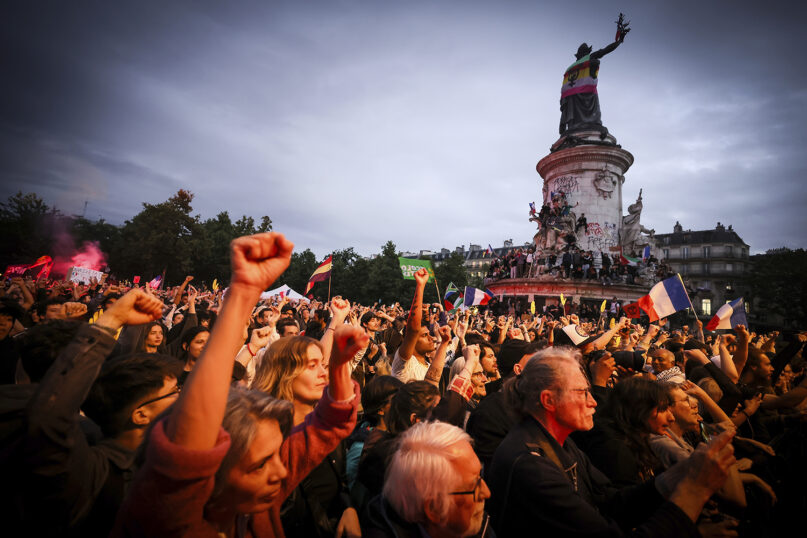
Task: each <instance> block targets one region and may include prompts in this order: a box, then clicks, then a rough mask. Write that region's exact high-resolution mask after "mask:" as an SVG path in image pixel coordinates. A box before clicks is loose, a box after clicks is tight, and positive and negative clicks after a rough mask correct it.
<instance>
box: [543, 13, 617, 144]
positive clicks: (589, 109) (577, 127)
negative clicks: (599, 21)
mask: <svg viewBox="0 0 807 538" xmlns="http://www.w3.org/2000/svg"><path fill="white" fill-rule="evenodd" d="M628 24H629V23H626V22H624V18H623V16H622V14H621V13H620V15H619V20H618V21H617V31H616V38H615V39H614V42H613V43H611V44H610V45H608V46H607V47H605V48H602V49H600V50H598V51H596V52H591V51H592V47H590V46H589V45H587V44H586V43H583V44H581V45H580V47H578V49H577V53H576V54H575V58H577V61H575V62H574V63H573V64H572V65H570V66H569V67H568V68H567V69H566V72H565V73H564V74H563V85H562V86H561V89H560V129H559V130H560V135H561V136H564V135H567V134H571V133H574V132H576V131H586V130H593V131H599V133H600V139H602V140H604V139H605V137H606V136H607V135H608V129H607V128H606V127H605V126H604V125H603V124H602V117H601V113H600V99H599V97H598V96H597V81H598V80H599V79H598V78H597V75H598V73H599V70H600V58H602V57H603V56H605V55H606V54H608V53H609V52H612V51H614V50H615V49H616V48H617V47H618V46H619V45H620V44H622V42H623V41H624V40H625V36H626V35H627V33H628V32H630V28H628Z"/></svg>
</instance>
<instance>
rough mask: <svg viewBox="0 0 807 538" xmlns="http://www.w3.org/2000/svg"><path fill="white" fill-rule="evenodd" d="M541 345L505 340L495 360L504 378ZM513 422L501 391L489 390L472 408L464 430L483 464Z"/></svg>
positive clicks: (511, 375) (513, 374)
mask: <svg viewBox="0 0 807 538" xmlns="http://www.w3.org/2000/svg"><path fill="white" fill-rule="evenodd" d="M541 347H542V345H541V344H539V343H537V342H533V343H529V342H525V341H523V340H507V341H505V343H504V344H502V347H501V351H500V352H499V361H498V362H499V367H500V371H501V374H502V376H503V378H504V380H505V381H506V380H507V379H510V378H511V377H513V376H515V375H519V374H520V373H521V370H522V369H523V368H524V365H525V364H527V360H528V359H529V358H530V357H531V356H532V355H533V353H535V352H536V351H538V350H539V349H541ZM515 424H516V420H515V418H514V416H513V415H512V414H510V413H509V412H508V411H507V403H506V402H505V400H504V393H503V392H502V391H501V390H499V391H495V392H490V393H489V394H488V395H487V396H485V397H484V398H482V401H481V402H479V405H478V406H477V407H476V409H474V410H473V411H471V417H470V418H469V419H468V425H467V427H466V430H467V431H468V434H469V435H470V436H471V437H472V438H473V440H474V452H476V455H477V456H478V457H479V459H480V460H481V461H482V464H483V465H485V466H486V467H489V466H490V463H491V461H492V460H493V453H494V452H496V448H498V446H499V444H500V443H501V442H502V440H504V438H505V436H506V435H507V432H509V431H510V428H512V427H513V426H514V425H515Z"/></svg>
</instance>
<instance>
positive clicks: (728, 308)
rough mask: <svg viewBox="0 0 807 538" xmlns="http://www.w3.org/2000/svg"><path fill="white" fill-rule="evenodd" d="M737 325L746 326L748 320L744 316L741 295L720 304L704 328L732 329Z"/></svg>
mask: <svg viewBox="0 0 807 538" xmlns="http://www.w3.org/2000/svg"><path fill="white" fill-rule="evenodd" d="M737 325H745V326H746V327H748V320H747V319H746V318H745V301H743V299H742V297H740V298H739V299H735V300H733V301H731V302H730V303H726V304H724V305H723V306H721V307H720V310H718V311H717V313H716V314H715V315H714V317H713V318H712V319H711V320H710V321H709V323H707V324H706V330H707V331H714V330H717V329H733V328H734V327H736V326H737Z"/></svg>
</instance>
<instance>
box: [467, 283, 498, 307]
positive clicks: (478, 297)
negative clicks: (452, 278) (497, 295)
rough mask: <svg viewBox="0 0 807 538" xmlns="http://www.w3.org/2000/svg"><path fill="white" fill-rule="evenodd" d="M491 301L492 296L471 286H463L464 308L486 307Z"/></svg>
mask: <svg viewBox="0 0 807 538" xmlns="http://www.w3.org/2000/svg"><path fill="white" fill-rule="evenodd" d="M491 299H493V294H488V293H485V292H484V291H482V290H480V289H477V288H472V287H471V286H465V297H464V298H463V303H464V304H465V306H475V305H480V306H482V305H486V304H488V301H490V300H491Z"/></svg>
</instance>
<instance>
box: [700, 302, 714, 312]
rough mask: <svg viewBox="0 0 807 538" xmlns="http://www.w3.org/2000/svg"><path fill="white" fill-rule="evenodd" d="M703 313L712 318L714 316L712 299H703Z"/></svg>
mask: <svg viewBox="0 0 807 538" xmlns="http://www.w3.org/2000/svg"><path fill="white" fill-rule="evenodd" d="M701 313H702V314H703V315H704V316H711V315H712V300H711V299H701Z"/></svg>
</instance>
